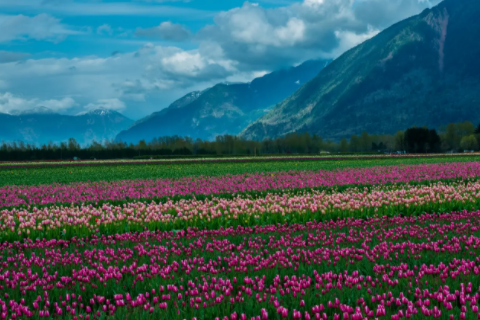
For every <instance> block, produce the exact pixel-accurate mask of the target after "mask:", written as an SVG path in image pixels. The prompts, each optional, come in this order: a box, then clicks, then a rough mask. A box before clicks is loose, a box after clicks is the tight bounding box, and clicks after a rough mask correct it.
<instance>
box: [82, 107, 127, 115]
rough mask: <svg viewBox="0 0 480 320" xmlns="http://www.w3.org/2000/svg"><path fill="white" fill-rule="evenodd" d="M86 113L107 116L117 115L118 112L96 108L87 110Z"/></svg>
mask: <svg viewBox="0 0 480 320" xmlns="http://www.w3.org/2000/svg"><path fill="white" fill-rule="evenodd" d="M86 114H88V115H95V116H109V115H119V114H120V113H119V112H117V111H115V110H111V109H106V108H98V109H94V110H91V111H88V112H87V113H86Z"/></svg>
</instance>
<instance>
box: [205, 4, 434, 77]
mask: <svg viewBox="0 0 480 320" xmlns="http://www.w3.org/2000/svg"><path fill="white" fill-rule="evenodd" d="M439 1H440V0H431V1H423V0H303V2H295V3H292V4H291V5H289V6H284V7H276V8H262V7H261V6H259V5H258V4H253V3H250V2H248V1H247V2H245V3H244V4H243V6H242V7H239V8H234V9H231V10H229V11H225V12H221V13H219V14H218V15H217V16H216V17H215V24H214V25H211V26H206V27H205V28H203V29H202V30H201V31H200V32H199V34H198V36H197V38H198V40H199V41H201V42H211V43H212V46H217V47H218V48H219V49H218V50H219V51H222V52H223V55H224V58H225V59H227V60H233V61H236V62H238V63H239V65H240V66H239V68H241V69H245V68H248V69H251V70H254V69H257V70H258V69H260V68H263V69H264V68H267V69H270V70H272V69H276V68H279V67H283V66H287V65H292V64H296V63H298V62H301V61H305V60H308V59H312V58H335V57H337V56H338V55H340V54H341V53H343V52H344V51H345V50H348V49H350V48H351V47H353V46H355V45H357V44H359V43H360V42H361V41H364V40H366V39H368V38H370V37H372V36H374V35H376V34H377V33H378V32H379V31H380V30H382V29H384V28H385V27H387V26H389V25H391V24H393V23H395V22H397V21H399V20H401V19H404V18H406V17H408V16H411V15H414V14H418V13H420V12H421V11H422V10H423V9H425V8H427V7H430V6H432V5H433V4H436V3H438V2H439Z"/></svg>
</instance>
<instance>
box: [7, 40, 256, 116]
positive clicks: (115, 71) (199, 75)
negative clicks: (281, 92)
mask: <svg viewBox="0 0 480 320" xmlns="http://www.w3.org/2000/svg"><path fill="white" fill-rule="evenodd" d="M0 69H1V70H2V73H1V74H0V80H2V81H3V83H4V84H5V85H8V91H9V92H11V93H12V94H16V95H19V94H20V93H21V94H22V96H25V97H30V99H31V100H33V99H34V98H36V99H37V100H35V101H46V100H49V99H51V97H52V96H70V97H72V98H74V99H75V101H76V102H77V104H76V105H71V107H70V108H69V109H63V110H64V111H65V112H67V113H71V114H75V113H78V112H81V111H83V108H87V109H91V108H96V107H99V106H103V107H105V108H112V109H115V110H123V111H124V112H125V113H126V114H127V115H129V116H130V117H132V118H139V117H142V116H145V115H147V114H149V113H151V112H153V111H157V110H159V109H161V108H164V107H166V106H168V105H169V104H170V103H172V102H173V101H174V100H176V99H178V98H179V97H181V96H182V95H184V94H186V93H187V92H189V91H193V90H199V89H205V88H206V87H208V86H212V85H214V84H215V83H217V82H220V81H223V80H225V79H228V78H229V77H243V79H249V78H250V77H251V75H250V74H249V73H243V72H239V71H238V70H237V69H236V68H235V67H234V63H233V62H230V61H227V60H225V59H215V58H214V57H213V56H209V55H206V53H205V52H204V51H202V50H199V49H195V50H189V51H185V50H182V49H180V48H177V47H162V46H155V45H153V44H147V45H145V46H143V47H141V48H140V49H139V50H137V51H134V52H129V53H118V54H116V55H114V56H109V57H104V58H101V57H95V56H91V57H83V58H73V59H66V58H59V59H55V58H47V59H28V60H25V61H23V62H22V63H15V62H10V63H2V64H0ZM115 99H116V100H115ZM24 100H27V99H24ZM119 101H121V102H122V103H123V104H120V103H119ZM82 106H85V107H82Z"/></svg>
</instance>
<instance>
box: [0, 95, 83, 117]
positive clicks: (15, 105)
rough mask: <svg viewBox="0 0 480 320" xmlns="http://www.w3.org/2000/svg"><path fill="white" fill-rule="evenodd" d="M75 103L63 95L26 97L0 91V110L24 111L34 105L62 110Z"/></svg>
mask: <svg viewBox="0 0 480 320" xmlns="http://www.w3.org/2000/svg"><path fill="white" fill-rule="evenodd" d="M74 105H75V100H73V99H72V98H71V97H65V98H63V99H60V100H55V99H49V100H39V99H27V98H22V97H19V96H15V95H13V94H12V93H10V92H4V93H0V112H3V113H9V112H11V111H14V110H15V111H25V110H30V109H33V108H36V107H47V108H49V109H51V110H52V111H63V110H66V109H69V108H71V107H72V106H74Z"/></svg>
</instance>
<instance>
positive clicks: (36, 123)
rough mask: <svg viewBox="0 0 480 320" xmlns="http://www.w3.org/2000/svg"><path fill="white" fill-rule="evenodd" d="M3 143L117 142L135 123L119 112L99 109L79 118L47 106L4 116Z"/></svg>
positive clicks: (0, 138) (0, 118)
mask: <svg viewBox="0 0 480 320" xmlns="http://www.w3.org/2000/svg"><path fill="white" fill-rule="evenodd" d="M0 123H1V124H2V125H0V142H1V141H4V142H13V141H23V142H25V143H33V144H47V143H49V142H53V143H58V142H62V141H66V140H68V139H69V138H75V139H76V140H77V141H78V142H79V143H80V144H88V143H89V142H91V141H92V140H96V141H103V140H105V139H113V138H115V136H116V135H117V134H118V132H120V131H121V130H123V129H125V128H128V126H130V125H131V124H132V123H133V120H131V119H128V118H127V117H125V116H123V115H122V114H120V113H119V112H116V111H113V110H108V109H103V108H100V109H96V110H92V111H89V112H86V113H84V114H81V115H77V116H70V115H61V114H58V113H55V112H54V111H52V110H50V109H48V108H46V107H37V108H34V109H31V110H25V111H12V112H10V114H5V113H0Z"/></svg>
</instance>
